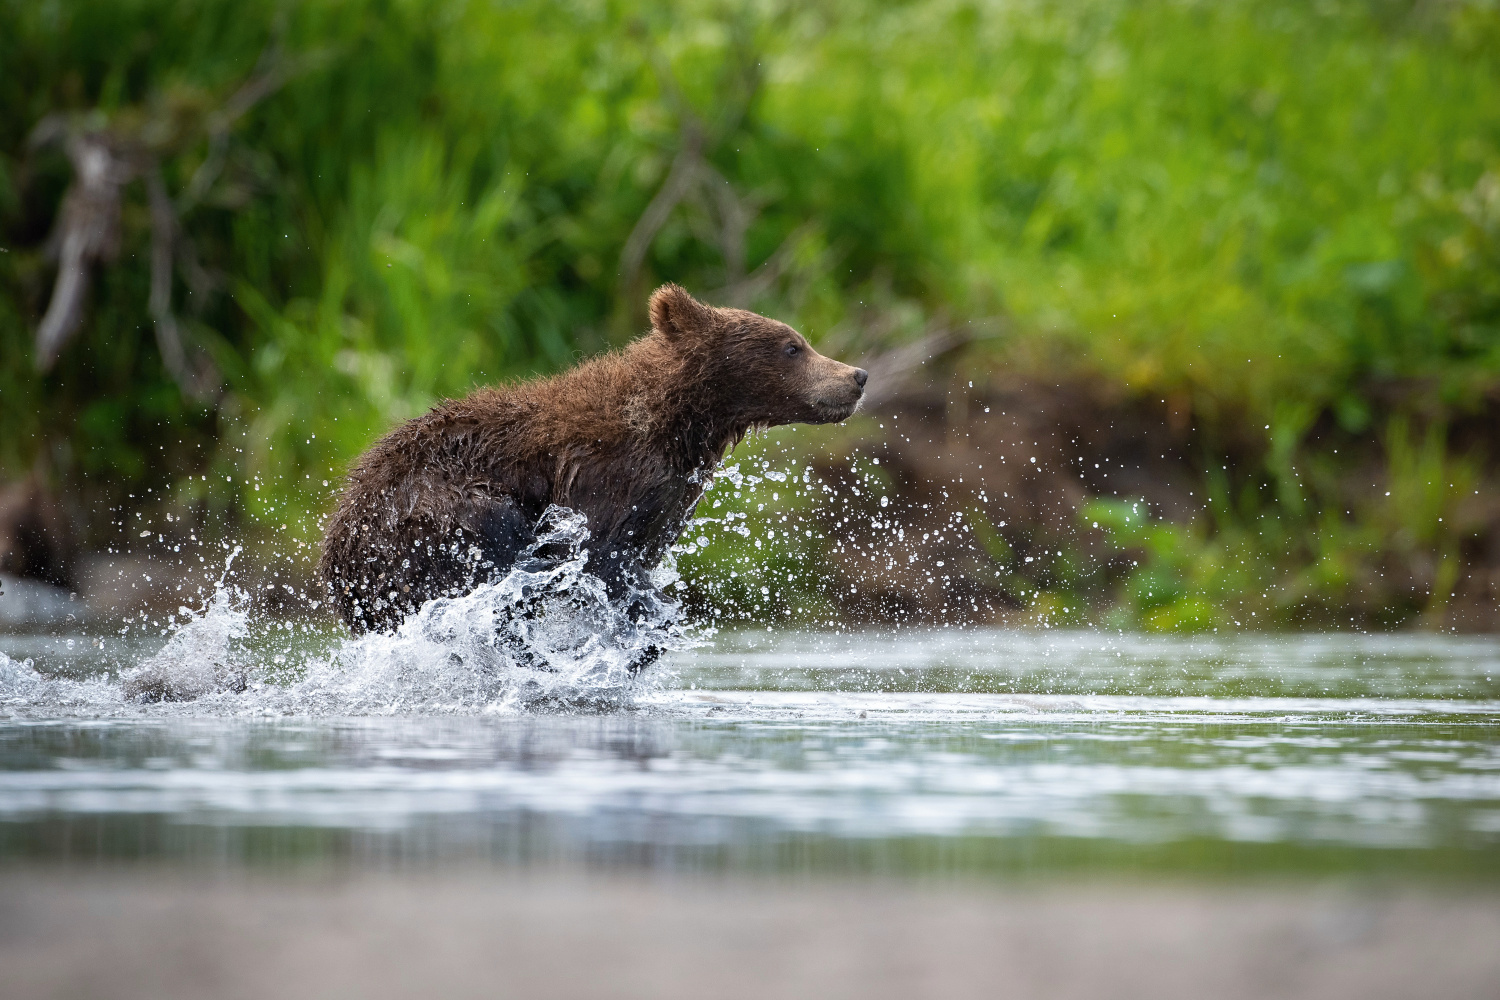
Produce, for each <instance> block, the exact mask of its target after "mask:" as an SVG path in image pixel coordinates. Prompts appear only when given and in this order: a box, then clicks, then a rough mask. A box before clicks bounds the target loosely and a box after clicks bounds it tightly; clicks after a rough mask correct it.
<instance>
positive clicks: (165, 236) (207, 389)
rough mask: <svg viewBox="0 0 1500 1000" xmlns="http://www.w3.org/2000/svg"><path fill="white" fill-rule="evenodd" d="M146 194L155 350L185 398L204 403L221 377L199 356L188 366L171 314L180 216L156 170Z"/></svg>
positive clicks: (173, 317) (179, 335) (176, 326)
mask: <svg viewBox="0 0 1500 1000" xmlns="http://www.w3.org/2000/svg"><path fill="white" fill-rule="evenodd" d="M146 191H147V193H148V195H149V197H150V201H151V297H150V299H149V301H148V308H149V309H150V310H151V318H152V320H154V321H155V325H156V348H157V350H158V351H159V352H161V361H162V365H163V367H165V368H166V369H167V372H168V374H170V375H171V376H172V380H173V381H174V382H176V383H177V386H178V388H180V389H181V390H182V392H183V395H185V396H188V397H190V398H192V399H197V400H200V401H205V400H208V399H210V398H212V396H213V395H214V392H215V390H216V389H217V388H218V385H219V378H218V373H217V372H216V371H214V370H213V366H212V365H211V364H209V363H208V362H207V359H206V358H202V357H200V358H199V364H198V365H196V366H193V365H190V364H189V361H188V356H187V351H186V350H185V349H184V347H183V343H182V333H181V330H180V328H179V327H178V325H177V316H176V314H174V313H173V312H172V256H173V254H172V245H173V242H174V237H175V235H176V230H177V213H176V211H175V210H174V209H173V207H172V198H171V196H170V195H168V194H167V185H166V184H165V183H164V182H163V181H162V179H161V171H160V170H158V169H154V168H153V169H152V171H151V172H150V173H149V174H147V175H146ZM195 369H196V370H195Z"/></svg>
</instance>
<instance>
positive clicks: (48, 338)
mask: <svg viewBox="0 0 1500 1000" xmlns="http://www.w3.org/2000/svg"><path fill="white" fill-rule="evenodd" d="M44 126H45V129H44ZM60 135H65V136H66V138H65V140H64V149H65V150H66V152H67V155H68V160H69V161H70V162H71V164H72V166H73V183H72V184H71V185H70V186H69V187H68V192H67V194H66V195H64V197H63V205H62V211H61V212H60V213H59V217H58V232H59V238H58V240H57V247H58V261H57V280H56V283H55V284H54V285H53V287H52V298H51V300H50V301H49V302H48V304H47V312H46V314H45V315H44V316H43V317H42V322H41V325H39V326H38V327H37V331H36V366H37V368H38V369H40V370H41V371H47V370H49V369H50V368H51V367H52V366H53V365H54V364H55V363H56V362H57V358H58V356H59V355H60V354H61V353H62V349H63V348H64V347H66V346H67V343H68V341H69V340H71V339H72V338H73V335H74V334H75V333H77V332H78V327H79V324H80V323H81V322H82V321H83V304H84V297H85V295H86V294H87V292H88V287H89V269H90V267H91V266H92V264H93V263H94V261H96V260H104V259H108V258H110V257H113V256H114V255H115V254H116V253H117V252H118V250H119V242H120V188H121V187H122V186H123V185H124V184H125V183H126V182H127V181H129V180H130V179H131V178H132V177H133V176H135V174H136V164H135V163H134V162H133V158H132V157H131V156H130V155H128V154H125V155H122V154H121V153H120V151H119V150H117V149H116V148H114V146H113V144H112V143H111V141H110V138H109V136H108V135H107V134H106V133H104V132H102V131H93V132H83V131H74V132H71V133H68V132H67V126H66V124H65V123H61V122H60V121H58V120H55V119H54V120H44V121H43V123H42V124H41V125H39V126H38V128H37V131H36V132H34V133H33V142H34V144H37V145H40V144H43V143H46V142H51V141H55V139H56V138H57V137H58V136H60ZM37 136H41V137H42V138H41V139H40V140H38V139H37Z"/></svg>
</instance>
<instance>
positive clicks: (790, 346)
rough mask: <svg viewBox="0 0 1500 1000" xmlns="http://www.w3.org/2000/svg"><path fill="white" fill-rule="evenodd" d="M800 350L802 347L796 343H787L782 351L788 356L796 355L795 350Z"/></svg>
mask: <svg viewBox="0 0 1500 1000" xmlns="http://www.w3.org/2000/svg"><path fill="white" fill-rule="evenodd" d="M800 350H802V348H800V347H798V346H797V345H796V344H787V345H786V350H784V351H783V352H782V353H783V354H785V355H786V356H787V357H789V358H790V357H794V356H796V354H797V352H798V351H800Z"/></svg>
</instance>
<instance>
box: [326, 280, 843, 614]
mask: <svg viewBox="0 0 1500 1000" xmlns="http://www.w3.org/2000/svg"><path fill="white" fill-rule="evenodd" d="M650 311H651V321H652V329H651V332H650V333H648V334H647V335H646V336H644V337H642V338H640V339H639V340H636V341H634V342H633V343H631V344H630V345H628V346H627V347H625V348H624V349H623V350H620V351H617V352H612V353H609V354H605V355H603V356H601V357H597V358H594V359H592V360H590V361H587V362H585V363H583V364H581V365H579V366H578V367H577V368H574V369H572V370H571V371H567V372H564V373H563V374H561V375H557V376H555V377H552V378H547V379H538V380H535V381H531V382H523V383H520V384H516V385H509V386H497V387H491V388H485V389H480V390H479V391H477V392H475V393H473V394H471V395H469V396H467V397H465V398H463V399H459V400H450V401H448V402H445V403H443V404H442V405H440V406H437V407H435V408H434V409H433V410H431V411H430V412H428V413H426V414H424V415H422V416H420V417H417V418H415V419H413V420H409V421H407V422H406V423H404V424H402V425H401V426H399V427H397V428H396V429H395V430H393V431H392V432H391V433H390V434H388V435H386V436H385V437H384V438H382V439H381V440H380V441H378V442H377V443H376V444H375V445H374V447H372V448H371V449H370V450H369V451H367V452H366V453H365V454H364V455H363V456H361V458H360V459H359V461H358V462H357V463H356V464H355V466H354V468H353V469H352V470H351V471H350V473H349V477H348V481H347V483H346V486H345V489H344V493H343V496H342V498H341V499H340V501H339V504H338V508H337V509H336V510H335V511H334V513H333V516H332V517H331V518H330V520H329V522H328V525H327V530H326V533H325V536H324V540H323V552H322V557H321V559H320V560H319V563H318V572H319V575H320V576H321V577H322V579H323V580H324V581H325V582H326V584H327V586H328V588H329V591H330V594H331V597H332V600H333V603H334V606H335V608H336V609H337V610H338V612H339V615H340V616H341V617H342V618H343V619H344V621H345V622H346V623H347V624H348V625H349V626H350V627H351V628H352V629H354V630H355V631H363V630H366V629H378V630H389V629H392V628H394V627H395V626H396V625H398V624H399V623H400V622H401V620H402V619H403V618H404V617H405V616H406V615H407V614H409V613H410V612H411V611H412V610H414V609H415V608H416V607H418V606H420V605H421V604H422V602H424V601H426V600H428V599H430V598H434V597H439V596H454V595H457V594H461V593H466V592H468V591H469V590H471V589H472V588H473V587H474V586H475V585H476V584H478V583H482V582H485V581H486V580H487V579H493V578H495V577H496V576H498V575H503V574H504V573H505V572H506V571H508V570H509V569H510V567H511V566H512V564H513V563H514V561H515V559H516V557H517V555H518V554H520V553H521V552H522V551H523V550H524V549H525V548H526V547H527V546H528V545H530V544H532V543H533V542H534V541H535V527H536V524H537V521H538V519H539V518H540V517H541V515H542V512H543V511H544V510H545V509H546V508H547V506H548V505H549V504H559V505H562V506H565V507H570V508H572V509H574V510H577V511H580V512H582V513H584V514H586V515H587V516H588V525H589V530H590V533H591V539H590V542H589V546H588V547H589V550H590V558H589V564H588V565H589V569H590V570H591V571H593V572H595V573H597V574H599V575H600V576H601V577H602V578H603V579H604V580H605V582H606V583H607V584H608V585H609V587H610V589H611V591H612V593H614V594H615V595H616V596H619V595H621V594H623V593H625V592H626V591H628V589H629V587H630V586H631V585H634V586H645V585H646V584H645V575H646V573H647V572H648V571H649V570H650V569H651V568H652V567H654V566H655V565H656V564H657V563H658V562H659V561H660V560H661V558H662V556H663V555H664V554H665V553H666V550H667V548H668V546H670V545H671V544H672V543H673V542H674V541H675V540H676V539H677V536H678V535H679V533H680V532H681V531H682V528H683V526H684V525H685V523H686V521H687V520H688V518H689V517H690V516H691V514H692V511H693V508H694V506H696V504H697V502H698V498H699V497H700V496H701V495H702V492H703V489H704V486H705V485H706V481H707V478H708V474H709V473H710V472H711V471H712V470H713V469H714V468H715V467H716V466H717V465H718V463H719V462H720V461H721V460H722V459H723V457H724V455H725V454H726V453H727V452H728V450H729V449H730V448H732V447H733V446H734V444H735V443H736V442H737V441H739V440H740V439H741V438H742V437H743V436H744V435H745V434H746V432H747V431H749V430H750V429H751V428H755V427H764V426H773V425H778V424H788V423H831V422H835V421H839V420H843V419H845V418H846V417H848V416H849V415H850V414H851V413H853V412H854V410H855V409H856V407H857V406H858V405H859V400H860V397H861V396H862V394H863V386H864V381H865V377H866V376H865V374H864V372H863V371H861V370H859V369H855V368H851V367H850V366H848V365H844V364H841V363H839V362H837V361H834V360H832V359H829V358H825V357H823V356H822V355H820V354H818V353H817V352H816V351H814V350H813V349H812V348H811V347H810V346H808V344H807V342H806V341H805V340H804V339H803V338H802V337H801V336H800V335H799V334H798V333H797V332H796V331H795V330H793V329H792V328H791V327H789V326H787V325H786V324H784V323H779V322H777V321H775V320H772V319H767V318H766V317H764V316H759V315H756V314H755V313H751V312H746V311H744V310H741V309H717V308H714V307H711V306H706V305H703V304H702V303H700V302H698V301H697V300H695V299H694V298H692V297H691V296H690V295H688V293H687V292H685V291H683V290H682V289H681V288H679V287H677V286H676V285H665V286H663V287H662V288H659V289H657V291H656V292H655V293H654V294H653V295H652V296H651V310H650ZM790 348H795V350H789V349H790Z"/></svg>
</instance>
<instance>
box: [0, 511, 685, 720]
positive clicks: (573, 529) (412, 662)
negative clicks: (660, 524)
mask: <svg viewBox="0 0 1500 1000" xmlns="http://www.w3.org/2000/svg"><path fill="white" fill-rule="evenodd" d="M537 536H538V537H537V541H536V543H535V544H534V545H533V546H532V547H531V548H530V549H529V550H528V551H527V552H526V553H525V554H524V555H523V557H522V558H521V559H520V560H518V562H517V564H516V566H515V567H514V568H513V569H512V570H511V571H510V572H509V573H508V574H507V575H506V576H505V577H504V578H502V579H500V580H498V581H495V582H493V583H488V584H484V585H482V586H479V587H478V588H476V589H475V590H474V591H473V592H471V593H469V594H467V595H465V596H463V597H456V598H440V599H438V600H434V601H429V602H428V603H427V604H425V605H423V607H422V608H421V609H420V610H419V611H418V612H417V613H416V614H415V615H413V616H412V617H411V618H409V619H408V620H407V621H406V622H405V623H403V624H402V625H401V627H400V628H399V629H398V630H397V631H396V632H395V633H394V634H389V635H387V634H368V635H364V636H359V637H357V638H352V639H344V640H342V641H339V642H338V643H337V644H336V645H335V646H334V647H333V648H332V649H325V650H321V651H313V652H306V651H298V650H297V649H295V648H294V646H293V645H292V644H290V643H287V644H283V646H282V648H280V649H273V650H266V649H264V648H259V647H258V646H257V644H255V643H253V642H252V641H251V638H250V636H251V632H252V625H253V621H252V611H251V608H250V600H249V596H248V595H247V594H246V593H245V592H244V591H243V590H240V589H238V588H236V587H234V586H232V585H230V584H228V583H226V582H225V580H224V579H222V578H221V579H220V581H219V582H218V584H217V585H216V586H215V589H214V593H213V595H212V597H211V598H210V599H209V600H208V601H207V603H206V604H205V606H204V608H203V610H202V611H201V612H199V613H196V614H189V615H188V620H187V621H186V622H185V623H183V624H181V625H179V626H177V627H176V629H175V631H173V632H172V633H171V637H170V638H169V639H168V640H167V642H166V644H165V645H164V646H162V648H161V649H160V650H159V651H158V652H156V653H155V654H154V655H152V656H150V657H148V658H147V659H145V660H144V661H143V662H141V663H140V664H139V665H136V666H131V667H128V668H125V669H121V670H120V671H119V675H118V678H117V679H114V678H109V677H107V676H103V675H101V676H99V677H95V678H92V679H88V680H68V679H63V678H57V677H49V676H46V675H45V674H43V673H41V672H39V671H37V670H36V669H35V667H34V666H33V665H32V663H31V661H29V660H26V661H16V660H13V659H11V658H9V657H7V656H6V655H5V654H3V653H0V707H10V708H15V709H20V710H22V711H26V710H29V709H39V708H45V709H62V710H68V709H91V710H94V711H101V710H110V709H116V710H130V709H132V708H134V706H152V705H154V706H159V710H163V711H170V710H171V706H173V705H181V704H183V703H188V704H189V705H190V706H191V708H190V710H191V711H193V712H194V713H203V712H208V713H224V714H275V715H283V714H292V715H407V714H412V715H432V714H481V713H491V712H496V713H503V712H511V711H519V710H525V709H563V710H569V709H573V710H577V709H583V710H604V709H613V708H620V707H623V706H625V705H628V704H629V703H630V701H631V700H632V699H633V698H634V697H635V695H636V694H637V693H638V692H640V691H641V690H642V689H644V688H648V687H653V686H656V685H659V684H660V683H661V674H660V671H653V672H652V673H651V674H650V675H643V674H642V673H641V668H642V667H643V666H645V665H647V664H649V663H651V662H652V661H654V660H655V658H656V657H657V656H658V655H659V654H661V653H662V652H665V651H669V650H674V649H683V648H686V647H688V646H691V645H693V644H694V642H695V640H694V638H693V637H692V635H691V634H690V630H689V629H688V627H687V626H686V625H685V624H684V623H683V622H682V621H681V608H680V606H679V605H678V603H677V602H675V601H673V600H671V599H670V598H666V597H664V596H663V594H662V592H661V591H659V590H653V591H636V592H634V593H632V594H630V595H628V596H627V598H626V599H625V600H623V601H612V600H610V598H609V595H608V594H607V592H606V590H605V586H604V582H603V581H602V580H600V579H599V578H598V577H597V576H595V575H594V574H592V573H590V572H588V570H587V568H586V566H587V562H588V557H589V554H588V550H587V548H586V543H587V541H588V538H589V531H588V525H587V518H586V517H585V516H584V515H582V514H580V513H577V512H575V511H572V510H568V509H566V508H562V507H551V508H548V510H547V512H546V513H545V514H544V515H543V517H542V521H541V523H540V525H539V526H538V531H537ZM542 553H546V555H545V556H544V555H543V554H542ZM231 558H232V557H231ZM226 575H227V573H226ZM675 580H676V573H675V571H674V570H673V569H672V568H671V567H670V565H666V566H663V567H661V568H659V569H658V570H657V572H656V574H655V575H654V577H653V580H652V583H653V584H654V585H655V586H656V587H658V588H660V587H665V586H668V585H670V584H671V583H673V582H675ZM182 610H183V611H184V612H186V609H182ZM140 710H148V709H140Z"/></svg>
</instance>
